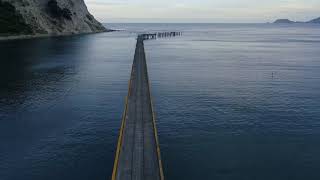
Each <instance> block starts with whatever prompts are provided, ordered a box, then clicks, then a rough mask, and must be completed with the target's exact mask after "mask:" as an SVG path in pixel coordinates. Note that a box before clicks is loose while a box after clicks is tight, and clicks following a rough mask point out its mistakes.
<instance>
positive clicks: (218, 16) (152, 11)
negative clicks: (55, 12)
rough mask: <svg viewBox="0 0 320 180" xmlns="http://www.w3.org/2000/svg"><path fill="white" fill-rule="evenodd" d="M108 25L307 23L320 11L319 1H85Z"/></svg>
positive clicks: (93, 12) (92, 11)
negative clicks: (282, 20) (196, 21)
mask: <svg viewBox="0 0 320 180" xmlns="http://www.w3.org/2000/svg"><path fill="white" fill-rule="evenodd" d="M85 1H86V3H87V5H88V8H89V10H90V11H91V13H92V14H94V15H95V16H96V17H97V18H98V19H99V20H101V21H104V22H109V21H113V20H114V19H117V20H119V19H128V21H134V20H135V19H136V20H141V19H146V20H151V19H155V20H156V19H161V20H164V21H168V22H171V21H177V20H181V19H182V20H186V19H190V20H191V19H202V20H206V21H210V22H232V21H233V22H265V21H269V20H274V19H276V18H291V19H293V20H305V19H307V18H311V17H317V16H320V13H319V15H317V13H318V12H320V1H319V0H260V1H257V0H161V1H159V0H85Z"/></svg>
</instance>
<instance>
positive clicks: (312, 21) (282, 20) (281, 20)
mask: <svg viewBox="0 0 320 180" xmlns="http://www.w3.org/2000/svg"><path fill="white" fill-rule="evenodd" d="M274 23H275V24H292V23H320V17H319V18H316V19H313V20H311V21H307V22H296V21H291V20H290V19H277V20H276V21H275V22H274Z"/></svg>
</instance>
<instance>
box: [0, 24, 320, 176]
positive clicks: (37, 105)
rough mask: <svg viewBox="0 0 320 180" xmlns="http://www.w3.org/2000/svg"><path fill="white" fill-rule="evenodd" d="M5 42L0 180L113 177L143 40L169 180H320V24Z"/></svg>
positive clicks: (0, 45) (131, 29) (193, 27)
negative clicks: (150, 37) (142, 37)
mask: <svg viewBox="0 0 320 180" xmlns="http://www.w3.org/2000/svg"><path fill="white" fill-rule="evenodd" d="M109 27H113V28H117V29H126V30H127V31H121V32H113V33H103V34H95V35H83V36H73V37H60V38H43V39H34V40H18V41H7V42H0V142H1V143H0V179H1V180H43V179H46V180H70V179H78V180H88V179H96V180H98V179H101V180H102V179H110V177H111V172H112V166H113V160H114V153H115V147H116V142H117V136H118V130H119V127H120V120H121V114H122V111H123V108H124V98H125V95H126V93H127V85H128V79H129V74H130V69H131V63H132V59H133V53H134V47H135V36H136V33H137V32H143V31H147V32H149V31H157V30H159V31H160V30H176V31H183V32H184V36H182V37H176V38H170V39H159V40H155V41H148V42H146V43H145V45H146V52H147V61H148V68H149V73H150V74H149V75H150V78H151V83H152V87H151V88H152V94H153V100H154V105H155V110H156V115H157V120H158V131H159V139H160V146H161V153H162V159H163V163H164V171H165V176H166V179H169V180H174V179H183V180H189V179H190V180H194V179H208V180H211V179H219V180H225V179H228V180H229V179H243V180H255V179H259V180H270V179H273V180H284V179H288V180H289V179H290V180H301V179H308V180H318V179H319V178H320V173H319V170H320V169H319V164H320V154H319V152H320V139H319V137H320V59H319V57H320V51H319V49H320V25H273V24H260V25H257V24H110V25H109Z"/></svg>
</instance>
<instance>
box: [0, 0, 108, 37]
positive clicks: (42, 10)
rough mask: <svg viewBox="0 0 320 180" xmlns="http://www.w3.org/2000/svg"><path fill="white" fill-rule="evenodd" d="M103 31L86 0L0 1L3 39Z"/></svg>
mask: <svg viewBox="0 0 320 180" xmlns="http://www.w3.org/2000/svg"><path fill="white" fill-rule="evenodd" d="M103 31H107V29H106V28H105V27H104V26H103V25H102V24H101V23H99V22H98V21H97V20H96V19H95V18H94V17H93V16H92V15H91V14H90V13H89V11H88V9H87V6H86V4H85V3H84V0H0V37H2V38H10V37H23V36H31V37H33V36H50V35H68V34H81V33H96V32H103Z"/></svg>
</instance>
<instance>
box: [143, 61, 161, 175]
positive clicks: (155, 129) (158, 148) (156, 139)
mask: <svg viewBox="0 0 320 180" xmlns="http://www.w3.org/2000/svg"><path fill="white" fill-rule="evenodd" d="M145 60H146V58H145ZM145 66H146V72H147V80H148V85H149V98H150V105H151V112H152V123H153V131H154V138H155V141H156V146H157V155H158V165H159V173H160V180H164V174H163V168H162V160H161V151H160V144H159V139H158V131H157V126H156V119H155V113H154V109H153V102H152V96H151V85H150V80H149V73H148V68H147V61H145Z"/></svg>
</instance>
